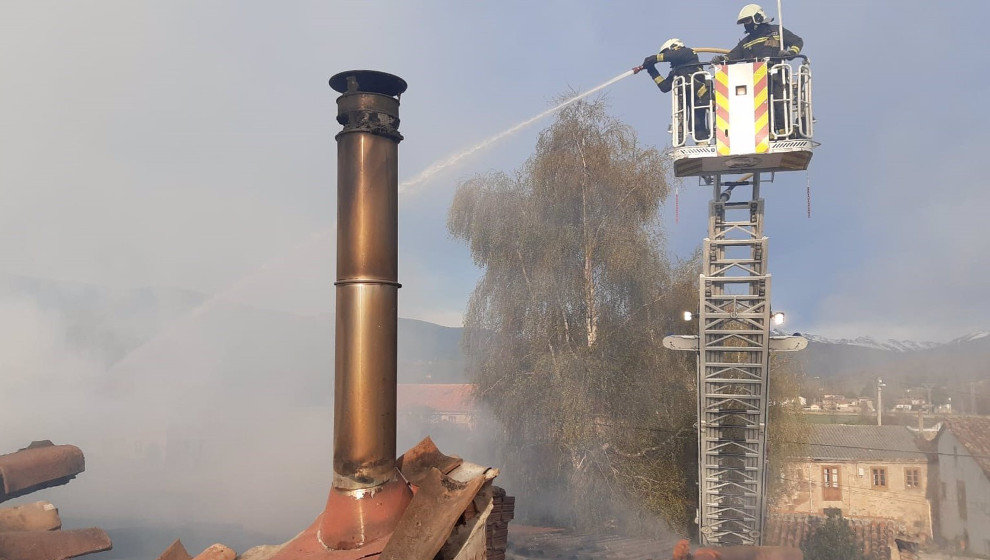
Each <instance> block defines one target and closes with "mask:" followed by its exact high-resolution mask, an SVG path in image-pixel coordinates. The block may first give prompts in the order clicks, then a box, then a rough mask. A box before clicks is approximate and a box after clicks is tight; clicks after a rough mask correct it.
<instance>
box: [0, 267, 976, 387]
mask: <svg viewBox="0 0 990 560" xmlns="http://www.w3.org/2000/svg"><path fill="white" fill-rule="evenodd" d="M0 280H2V281H3V282H4V284H3V285H2V287H3V288H5V291H6V293H4V294H2V295H3V297H4V298H6V299H5V300H3V301H7V302H8V303H9V302H11V301H14V302H19V303H18V305H17V306H14V311H18V310H20V311H19V312H23V309H21V308H23V307H25V305H26V304H25V302H27V303H28V304H29V307H30V306H33V307H32V308H31V313H34V314H35V315H38V316H32V315H31V314H30V313H28V316H27V317H23V318H22V317H18V316H17V315H16V313H15V314H14V315H11V313H10V312H8V313H6V314H5V316H6V317H7V320H8V321H13V322H15V323H29V324H35V325H36V326H37V327H38V328H43V327H45V328H51V329H56V330H59V332H58V333H54V334H52V333H49V336H50V337H51V338H53V339H54V340H57V341H58V344H56V345H55V346H56V347H57V348H56V349H57V350H60V351H67V352H72V353H75V354H77V355H79V356H83V357H85V358H86V359H88V360H91V361H92V362H94V363H95V364H96V365H97V366H98V367H99V368H101V369H107V370H109V371H110V372H111V374H112V375H113V378H114V379H115V382H118V383H124V384H126V383H127V374H128V372H130V373H131V374H134V373H135V372H141V373H142V374H146V375H153V373H154V372H155V371H157V370H168V371H170V372H175V371H181V372H184V373H185V376H186V377H188V378H190V379H191V380H193V381H195V383H198V384H204V383H207V381H209V383H217V384H223V385H224V386H225V387H226V389H225V391H228V392H229V393H232V394H235V395H248V394H253V393H252V391H255V390H256V393H258V394H264V395H266V396H269V397H278V398H284V399H286V400H287V402H296V403H302V404H325V403H327V402H329V400H328V399H329V390H327V391H322V390H318V391H314V390H313V387H327V388H328V387H329V383H330V380H331V378H332V371H333V332H332V330H333V320H332V316H331V315H329V314H325V313H324V314H319V315H315V314H314V315H300V314H293V313H286V312H282V311H276V310H270V309H260V308H255V307H251V306H249V305H243V304H239V303H232V302H217V301H210V300H209V297H208V296H207V295H206V294H202V293H198V292H194V291H190V290H180V289H171V288H141V289H132V290H115V289H110V288H105V287H99V286H89V285H83V284H76V283H68V282H58V281H52V280H42V279H36V278H24V277H8V278H5V279H0ZM8 307H10V305H8ZM398 326H399V330H398V344H399V346H398V354H399V380H400V381H401V382H403V383H452V382H453V383H457V382H464V381H466V377H465V371H464V368H465V360H464V356H463V353H462V350H461V346H460V340H461V331H462V329H460V328H451V327H443V326H440V325H435V324H432V323H428V322H425V321H419V320H414V319H399V325H398ZM17 327H18V325H11V326H9V328H11V329H15V328H17ZM806 336H807V337H808V338H809V340H810V343H809V345H808V348H807V349H806V350H805V351H803V352H800V353H798V354H796V355H795V358H796V359H797V361H798V362H799V363H800V364H801V365H802V367H803V369H804V371H805V373H806V374H807V376H808V377H809V378H811V379H814V378H818V382H819V383H820V384H821V387H822V388H827V389H828V390H834V391H840V390H841V391H844V392H851V393H857V392H862V391H863V389H864V388H865V387H866V386H867V385H869V384H870V383H872V382H873V380H875V379H876V378H877V377H883V378H884V380H885V381H886V382H887V383H888V384H892V385H891V387H892V389H894V390H897V388H898V386H909V385H920V384H924V383H935V384H940V385H943V386H945V387H946V390H947V391H949V392H952V391H955V392H961V391H964V390H968V389H966V387H967V384H968V383H970V382H971V381H979V380H986V379H988V378H990V366H988V365H987V364H990V333H986V332H976V333H972V334H971V335H967V336H965V337H960V338H959V339H956V340H953V341H951V342H948V343H942V344H939V343H932V342H915V341H906V340H886V341H878V340H875V339H872V338H869V337H859V338H855V339H829V338H825V337H821V336H816V335H806ZM63 347H64V348H63ZM0 350H2V348H0ZM44 351H46V352H51V351H53V350H50V349H44ZM163 375H164V374H163ZM287 376H290V377H291V379H292V382H291V383H287V382H286V377H287ZM163 383H166V382H165V381H163ZM957 402H958V401H957Z"/></svg>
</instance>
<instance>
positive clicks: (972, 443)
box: [944, 416, 990, 478]
mask: <svg viewBox="0 0 990 560" xmlns="http://www.w3.org/2000/svg"><path fill="white" fill-rule="evenodd" d="M944 422H945V429H947V430H949V431H951V432H952V435H954V436H956V439H958V440H959V443H962V444H963V446H964V447H965V448H966V450H967V451H968V452H969V454H970V455H972V456H973V459H975V460H976V462H977V463H978V464H979V465H980V468H982V469H983V474H984V475H986V477H987V478H990V417H987V416H962V417H948V418H946V419H945V420H944Z"/></svg>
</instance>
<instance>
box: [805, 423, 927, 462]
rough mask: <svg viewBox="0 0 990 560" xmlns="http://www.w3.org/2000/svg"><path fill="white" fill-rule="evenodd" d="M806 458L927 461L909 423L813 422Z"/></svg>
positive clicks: (819, 459)
mask: <svg viewBox="0 0 990 560" xmlns="http://www.w3.org/2000/svg"><path fill="white" fill-rule="evenodd" d="M809 428H810V433H809V434H808V447H807V449H806V453H805V457H807V458H809V459H812V460H816V461H908V462H926V461H927V457H926V455H925V454H924V453H923V452H922V451H921V450H920V449H918V445H917V443H916V442H915V438H914V434H912V433H911V431H910V430H908V429H907V427H905V426H847V425H843V424H811V425H810V426H809Z"/></svg>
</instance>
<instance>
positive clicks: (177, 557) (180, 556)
mask: <svg viewBox="0 0 990 560" xmlns="http://www.w3.org/2000/svg"><path fill="white" fill-rule="evenodd" d="M157 560H192V556H190V554H189V552H187V551H186V547H184V546H182V541H180V540H179V539H175V542H173V543H172V544H170V545H168V548H166V549H165V552H163V553H161V555H159V556H158V559H157Z"/></svg>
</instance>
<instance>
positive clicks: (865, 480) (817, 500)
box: [771, 424, 932, 542]
mask: <svg viewBox="0 0 990 560" xmlns="http://www.w3.org/2000/svg"><path fill="white" fill-rule="evenodd" d="M809 428H810V434H809V442H808V445H807V446H806V448H805V450H804V453H802V455H803V456H802V457H798V458H794V459H791V460H789V461H788V464H787V465H786V466H785V468H784V469H783V473H784V474H783V475H782V476H783V477H784V478H785V480H783V481H781V482H784V483H785V484H784V487H785V488H786V491H785V492H784V495H783V496H782V497H779V498H777V499H776V500H775V501H774V503H773V504H772V505H771V512H772V513H775V514H808V515H822V514H823V511H824V510H825V508H839V509H840V510H842V515H843V516H844V517H846V518H849V519H851V520H856V519H861V520H886V521H890V522H892V524H893V526H896V527H897V528H898V537H899V538H905V539H908V540H911V541H914V542H924V541H928V540H930V539H931V538H932V511H931V503H930V501H929V499H928V495H927V491H928V456H927V455H926V454H925V453H924V452H922V451H921V450H920V449H919V448H918V445H917V443H916V440H915V437H914V435H913V434H912V433H911V432H910V431H909V430H908V429H907V428H906V427H904V426H847V425H839V424H812V425H810V426H809Z"/></svg>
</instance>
